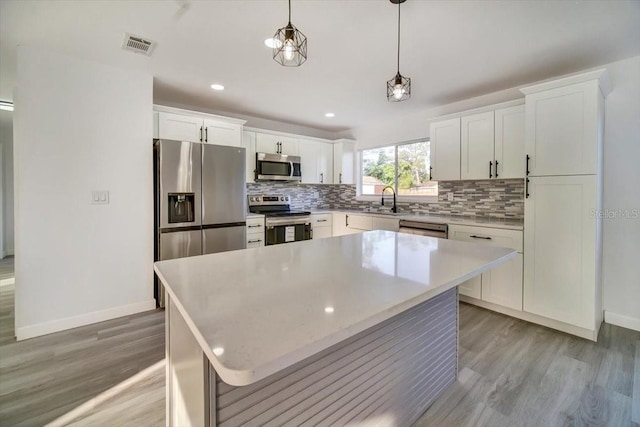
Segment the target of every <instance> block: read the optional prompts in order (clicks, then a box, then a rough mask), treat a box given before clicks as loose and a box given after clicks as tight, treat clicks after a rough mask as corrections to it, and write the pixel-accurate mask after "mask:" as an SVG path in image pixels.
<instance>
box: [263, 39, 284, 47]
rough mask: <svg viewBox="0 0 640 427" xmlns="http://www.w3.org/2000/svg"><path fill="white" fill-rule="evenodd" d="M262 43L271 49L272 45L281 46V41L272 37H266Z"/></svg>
mask: <svg viewBox="0 0 640 427" xmlns="http://www.w3.org/2000/svg"><path fill="white" fill-rule="evenodd" d="M264 44H266V45H267V47H269V48H271V49H273V48H274V47H276V48H279V47H280V46H282V42H281V41H280V40H278V39H273V38H269V39H266V40H265V41H264Z"/></svg>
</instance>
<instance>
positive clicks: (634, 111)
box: [602, 56, 640, 330]
mask: <svg viewBox="0 0 640 427" xmlns="http://www.w3.org/2000/svg"><path fill="white" fill-rule="evenodd" d="M606 67H607V69H608V70H609V74H610V77H611V82H612V83H613V92H611V94H609V96H607V99H606V101H605V128H604V192H603V205H604V209H605V210H609V211H610V212H617V211H618V210H619V209H622V210H629V211H631V210H632V209H640V162H639V161H638V159H640V56H637V57H635V58H630V59H626V60H624V61H618V62H614V63H612V64H607V65H606ZM602 234H603V266H602V274H603V282H604V309H605V321H608V322H610V323H621V324H623V325H625V326H627V327H633V326H634V325H635V328H636V329H638V330H640V264H639V262H640V218H639V217H636V218H624V217H620V216H618V217H614V218H608V217H607V218H605V219H604V220H603V230H602ZM625 318H626V319H625ZM625 322H626V323H625Z"/></svg>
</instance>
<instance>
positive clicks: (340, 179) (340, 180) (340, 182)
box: [338, 172, 342, 184]
mask: <svg viewBox="0 0 640 427" xmlns="http://www.w3.org/2000/svg"><path fill="white" fill-rule="evenodd" d="M338 184H342V172H340V173H339V174H338Z"/></svg>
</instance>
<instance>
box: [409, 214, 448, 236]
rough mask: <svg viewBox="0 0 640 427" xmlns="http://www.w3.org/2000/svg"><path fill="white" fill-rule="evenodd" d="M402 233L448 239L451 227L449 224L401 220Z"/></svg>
mask: <svg viewBox="0 0 640 427" xmlns="http://www.w3.org/2000/svg"><path fill="white" fill-rule="evenodd" d="M398 231H399V232H400V233H407V234H417V235H418V236H430V237H438V238H440V239H447V238H448V235H449V227H448V226H447V224H442V223H437V222H422V221H411V220H404V219H401V220H400V229H399V230H398Z"/></svg>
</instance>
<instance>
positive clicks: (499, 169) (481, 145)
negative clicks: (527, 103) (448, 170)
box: [460, 105, 525, 179]
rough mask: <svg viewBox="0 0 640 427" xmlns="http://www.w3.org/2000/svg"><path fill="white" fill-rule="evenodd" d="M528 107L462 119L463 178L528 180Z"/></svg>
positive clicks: (505, 109) (461, 166)
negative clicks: (526, 122)
mask: <svg viewBox="0 0 640 427" xmlns="http://www.w3.org/2000/svg"><path fill="white" fill-rule="evenodd" d="M524 123H525V113H524V105H516V106H514V107H507V108H500V109H497V110H495V111H487V112H484V113H479V114H472V115H468V116H462V138H461V148H460V151H461V160H460V175H461V178H462V179H490V178H498V179H508V178H524V163H525V162H524V140H525V133H524V128H525V126H524Z"/></svg>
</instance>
